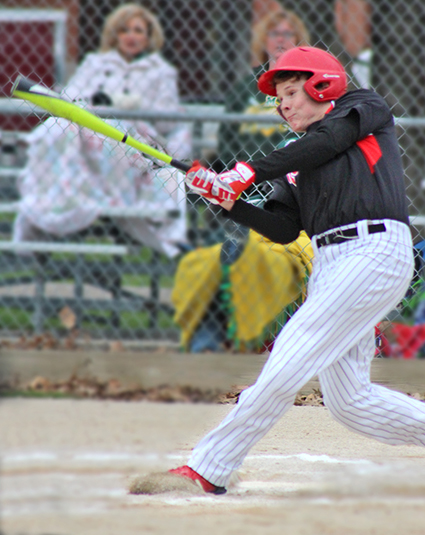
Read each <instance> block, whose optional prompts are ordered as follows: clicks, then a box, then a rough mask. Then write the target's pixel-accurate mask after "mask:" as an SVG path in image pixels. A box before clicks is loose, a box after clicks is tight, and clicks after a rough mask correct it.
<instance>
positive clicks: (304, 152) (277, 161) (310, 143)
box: [250, 110, 360, 184]
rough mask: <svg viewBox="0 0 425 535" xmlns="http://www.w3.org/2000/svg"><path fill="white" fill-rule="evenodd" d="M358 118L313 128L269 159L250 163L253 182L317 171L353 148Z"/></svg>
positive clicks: (347, 118) (357, 129) (356, 135)
mask: <svg viewBox="0 0 425 535" xmlns="http://www.w3.org/2000/svg"><path fill="white" fill-rule="evenodd" d="M359 122H360V119H359V114H358V113H357V111H355V110H352V111H351V112H350V113H349V114H348V115H346V116H345V117H341V118H336V119H334V120H332V121H323V122H322V123H320V124H319V125H318V127H317V128H315V129H313V130H311V131H308V132H307V134H306V135H305V136H304V137H302V138H300V139H299V140H297V141H294V142H292V143H290V144H289V145H287V146H286V147H284V148H282V149H279V150H276V151H274V152H272V153H271V154H270V155H269V156H266V157H265V158H261V159H259V160H255V161H253V162H250V165H251V167H252V168H253V169H254V171H255V182H256V183H257V184H258V183H261V182H264V181H265V180H273V179H275V178H279V177H282V176H284V175H286V174H287V173H290V172H292V171H308V170H310V169H315V168H316V167H319V166H321V165H323V164H325V163H326V162H328V161H329V160H331V159H332V158H335V156H337V155H338V154H340V153H342V152H344V151H345V150H347V149H348V148H349V147H351V146H352V145H354V143H356V141H358V140H359V139H360V138H359Z"/></svg>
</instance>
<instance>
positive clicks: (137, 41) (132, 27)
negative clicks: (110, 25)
mask: <svg viewBox="0 0 425 535" xmlns="http://www.w3.org/2000/svg"><path fill="white" fill-rule="evenodd" d="M117 37H118V50H119V52H120V53H121V54H122V55H123V56H124V57H125V58H126V59H132V58H134V56H137V55H138V54H140V53H141V52H143V51H144V50H146V48H147V46H148V44H149V35H148V25H147V24H146V22H145V21H144V20H143V19H142V18H141V17H134V18H132V19H130V20H129V21H128V22H127V24H126V25H125V27H124V28H123V29H122V30H121V31H119V32H118V36H117Z"/></svg>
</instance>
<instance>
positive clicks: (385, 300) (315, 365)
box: [188, 227, 412, 486]
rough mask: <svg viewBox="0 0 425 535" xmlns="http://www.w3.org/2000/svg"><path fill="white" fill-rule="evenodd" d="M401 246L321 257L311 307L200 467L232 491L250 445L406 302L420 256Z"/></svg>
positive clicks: (281, 341) (206, 443) (206, 446)
mask: <svg viewBox="0 0 425 535" xmlns="http://www.w3.org/2000/svg"><path fill="white" fill-rule="evenodd" d="M406 229H407V232H408V228H407V227H406ZM397 239H398V240H399V239H400V237H399V236H398V238H397ZM393 246H394V248H393V249H392V248H391V247H390V248H389V249H388V247H387V246H382V249H384V250H385V254H380V251H379V248H380V247H379V246H378V240H377V239H376V238H375V239H371V240H370V248H367V247H366V249H363V253H362V254H361V253H360V252H359V250H358V249H357V248H356V246H355V245H354V244H353V245H352V246H351V245H349V244H348V247H345V249H344V251H343V254H342V249H339V248H333V249H331V248H328V249H327V248H324V249H325V251H324V252H321V254H319V255H318V256H317V257H316V259H315V261H316V265H315V268H314V270H313V277H312V282H313V286H312V287H309V296H308V298H307V300H306V302H305V303H304V305H303V306H302V307H301V308H300V310H299V311H298V312H297V313H296V314H295V315H294V316H293V318H292V319H291V320H290V321H289V322H288V323H287V325H286V326H285V327H284V328H283V330H282V331H281V333H280V334H279V336H278V337H277V339H276V341H275V344H274V347H273V351H272V353H271V355H270V357H269V359H268V361H267V363H266V365H265V367H264V369H263V371H262V372H261V374H260V376H259V378H258V380H257V382H256V383H255V384H254V385H253V386H252V387H250V388H248V389H247V390H245V391H244V392H243V393H242V394H241V396H240V399H239V403H238V405H237V406H236V407H235V408H234V409H233V411H232V412H231V413H230V414H229V415H228V416H227V417H226V418H225V419H224V420H223V422H222V423H221V424H220V425H219V426H218V427H217V428H216V429H215V430H214V431H212V432H211V433H209V434H208V435H207V436H206V437H205V438H204V439H203V440H202V441H201V442H200V443H199V444H198V445H197V446H196V447H195V448H194V451H193V453H192V456H191V459H190V461H189V463H188V464H189V466H190V467H191V468H192V469H194V470H196V471H197V472H199V473H200V474H201V475H202V476H203V477H205V478H206V479H208V480H209V481H210V482H212V483H214V484H215V485H219V486H225V485H226V483H227V481H228V479H229V477H230V474H231V472H232V471H234V470H236V469H237V468H238V467H239V466H240V465H241V464H242V462H243V459H244V458H245V456H246V454H247V453H248V451H249V450H250V448H251V447H252V446H253V445H254V444H255V443H256V442H257V441H258V440H260V438H261V437H262V436H264V435H265V434H266V433H267V432H268V431H269V429H270V428H271V427H272V426H273V425H274V424H275V423H276V421H277V420H278V419H279V418H280V417H281V416H282V415H283V414H284V413H285V412H286V411H287V410H288V409H289V408H290V407H291V406H292V405H293V401H294V397H295V395H296V393H297V392H298V391H299V389H300V388H301V387H302V386H303V385H304V384H305V383H306V382H307V381H309V380H310V379H311V378H312V377H313V376H315V375H317V374H320V373H321V372H323V370H325V369H326V368H327V367H328V366H330V365H331V364H333V363H334V362H335V361H336V360H338V359H339V358H340V357H341V356H342V355H345V354H347V352H348V351H349V350H350V349H351V347H354V346H355V345H356V344H357V343H358V342H359V341H360V340H362V339H363V337H364V336H366V335H367V334H368V333H369V332H371V331H372V329H373V327H374V325H375V324H376V323H377V322H378V321H379V320H380V319H381V318H382V316H383V315H384V314H385V312H386V311H388V310H391V308H393V307H394V306H395V305H396V304H397V303H398V302H399V300H400V299H401V298H402V297H403V295H404V292H405V291H406V289H407V285H408V282H409V280H410V277H411V274H412V258H411V256H412V255H411V251H410V258H409V257H408V255H407V253H406V254H405V255H404V256H403V254H402V255H401V256H400V255H397V254H395V253H396V251H397V250H398V243H395V242H394V243H393ZM350 249H352V253H350Z"/></svg>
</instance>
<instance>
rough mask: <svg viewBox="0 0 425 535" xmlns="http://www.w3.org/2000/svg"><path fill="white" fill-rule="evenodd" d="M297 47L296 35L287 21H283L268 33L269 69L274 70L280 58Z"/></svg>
mask: <svg viewBox="0 0 425 535" xmlns="http://www.w3.org/2000/svg"><path fill="white" fill-rule="evenodd" d="M296 45H297V43H296V35H295V32H294V30H293V28H292V27H291V25H290V24H289V22H288V21H287V20H281V21H280V22H279V23H278V24H277V25H276V26H274V27H273V28H271V29H270V30H269V31H268V32H267V40H266V51H267V54H268V56H269V63H270V65H269V68H272V67H273V65H274V64H275V63H276V61H277V59H278V58H279V56H281V55H282V54H283V53H284V52H286V51H287V50H289V49H290V48H294V47H295V46H296Z"/></svg>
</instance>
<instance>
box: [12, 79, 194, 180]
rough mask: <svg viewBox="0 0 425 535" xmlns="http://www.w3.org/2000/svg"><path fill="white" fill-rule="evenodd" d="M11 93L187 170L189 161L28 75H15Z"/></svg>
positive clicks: (181, 169) (55, 114) (57, 115)
mask: <svg viewBox="0 0 425 535" xmlns="http://www.w3.org/2000/svg"><path fill="white" fill-rule="evenodd" d="M11 95H12V97H16V98H21V99H23V100H28V101H29V102H32V103H33V104H35V105H36V106H39V107H40V108H43V109H44V110H46V111H48V112H50V113H51V114H52V115H54V116H55V117H63V118H64V119H68V120H69V121H71V122H73V123H77V124H79V125H80V126H84V127H86V128H89V129H90V130H93V131H94V132H97V133H99V134H103V135H105V136H107V137H110V138H112V139H115V140H116V141H121V142H122V143H126V144H127V145H130V146H131V147H134V148H135V149H137V150H139V151H140V152H143V153H144V154H148V155H149V156H152V158H156V159H157V160H160V161H162V162H165V163H166V164H168V165H171V166H172V167H175V168H176V169H180V171H183V172H185V173H187V172H188V171H189V169H190V168H191V166H190V165H187V164H185V163H183V162H181V161H179V160H175V159H174V158H172V157H171V156H169V155H168V154H165V153H164V152H160V151H159V150H156V149H154V148H153V147H151V146H149V145H146V144H145V143H141V142H140V141H137V140H136V139H134V138H133V137H132V136H130V135H128V134H125V133H124V132H121V131H120V130H118V129H117V128H114V127H113V126H111V125H109V124H108V123H106V122H105V121H103V120H102V119H100V118H99V117H97V116H96V115H94V114H93V113H90V112H89V111H87V110H85V109H82V108H80V107H79V106H77V105H76V104H73V103H72V102H68V101H66V100H64V99H63V98H61V96H60V95H59V94H58V93H55V92H54V91H52V90H51V89H48V88H46V87H43V86H42V85H40V84H37V83H36V82H33V81H32V80H29V79H28V78H23V77H22V76H18V78H17V79H16V80H15V83H14V84H13V87H12V91H11Z"/></svg>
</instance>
